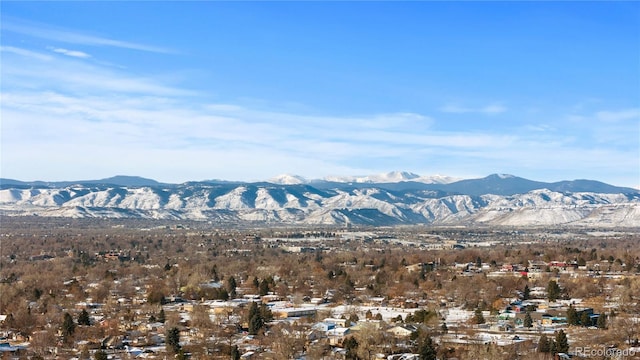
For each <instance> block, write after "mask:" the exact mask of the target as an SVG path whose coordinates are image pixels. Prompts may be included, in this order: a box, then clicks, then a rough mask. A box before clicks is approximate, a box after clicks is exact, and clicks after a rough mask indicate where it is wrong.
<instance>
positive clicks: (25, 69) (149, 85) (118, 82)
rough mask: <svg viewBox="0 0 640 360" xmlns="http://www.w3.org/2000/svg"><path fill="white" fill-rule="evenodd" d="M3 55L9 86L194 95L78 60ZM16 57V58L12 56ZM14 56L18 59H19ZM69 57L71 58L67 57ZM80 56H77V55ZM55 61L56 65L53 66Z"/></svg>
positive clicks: (22, 52) (10, 52) (21, 51)
mask: <svg viewBox="0 0 640 360" xmlns="http://www.w3.org/2000/svg"><path fill="white" fill-rule="evenodd" d="M5 48H6V47H3V48H2V50H3V52H6V53H7V55H6V56H3V67H2V77H3V82H4V84H6V85H7V86H17V87H20V86H28V87H30V88H40V89H47V90H51V91H63V92H65V91H72V92H84V93H87V94H91V93H95V92H115V93H123V94H126V93H129V94H146V95H153V96H156V95H161V96H188V95H193V94H194V92H192V91H189V90H186V89H182V88H179V87H176V86H170V85H167V84H165V83H161V82H159V81H157V80H156V79H153V78H150V77H141V76H134V75H131V74H126V73H124V72H122V71H120V70H118V69H114V68H112V67H107V66H100V64H98V63H95V62H94V63H87V62H84V61H80V60H79V59H78V58H77V56H67V57H64V58H62V57H58V58H55V57H51V56H49V55H43V54H40V53H38V52H34V51H31V50H26V49H21V48H16V47H9V48H8V49H5ZM11 55H14V56H11ZM15 55H19V57H16V56H15ZM66 55H69V54H66ZM76 55H77V54H76ZM54 61H55V64H53V62H54Z"/></svg>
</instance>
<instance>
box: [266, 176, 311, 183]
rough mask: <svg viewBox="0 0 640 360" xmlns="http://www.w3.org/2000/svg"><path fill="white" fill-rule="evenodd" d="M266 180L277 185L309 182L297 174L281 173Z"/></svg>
mask: <svg viewBox="0 0 640 360" xmlns="http://www.w3.org/2000/svg"><path fill="white" fill-rule="evenodd" d="M267 182H270V183H272V184H279V185H298V184H306V183H308V182H309V180H307V179H305V178H304V177H302V176H298V175H291V174H282V175H278V176H275V177H272V178H271V179H269V180H267Z"/></svg>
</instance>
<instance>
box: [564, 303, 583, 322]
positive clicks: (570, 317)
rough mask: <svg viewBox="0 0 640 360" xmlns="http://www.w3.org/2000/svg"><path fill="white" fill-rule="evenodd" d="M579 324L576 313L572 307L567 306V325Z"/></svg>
mask: <svg viewBox="0 0 640 360" xmlns="http://www.w3.org/2000/svg"><path fill="white" fill-rule="evenodd" d="M579 323H580V319H579V318H578V312H577V311H576V309H575V308H574V307H573V305H569V309H567V324H569V325H578V324H579Z"/></svg>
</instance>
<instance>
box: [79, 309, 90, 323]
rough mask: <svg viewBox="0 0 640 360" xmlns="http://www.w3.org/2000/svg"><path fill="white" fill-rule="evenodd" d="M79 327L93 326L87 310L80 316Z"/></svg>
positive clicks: (83, 310)
mask: <svg viewBox="0 0 640 360" xmlns="http://www.w3.org/2000/svg"><path fill="white" fill-rule="evenodd" d="M78 325H91V319H90V318H89V313H88V312H87V310H86V309H82V312H81V313H80V315H78Z"/></svg>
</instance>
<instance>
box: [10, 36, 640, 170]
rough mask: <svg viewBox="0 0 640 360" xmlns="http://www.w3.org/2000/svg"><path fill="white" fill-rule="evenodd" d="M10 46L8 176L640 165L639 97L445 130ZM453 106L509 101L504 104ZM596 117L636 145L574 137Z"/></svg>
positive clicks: (402, 115) (422, 118) (487, 109)
mask: <svg viewBox="0 0 640 360" xmlns="http://www.w3.org/2000/svg"><path fill="white" fill-rule="evenodd" d="M56 49H64V48H56ZM2 51H3V55H6V56H3V66H2V69H1V71H2V78H3V88H2V97H1V98H0V106H1V107H2V133H1V134H0V136H2V141H1V142H0V143H1V146H2V154H3V164H2V166H3V173H4V174H6V176H12V177H17V178H22V179H36V178H40V179H42V178H44V177H47V180H56V179H55V178H54V177H56V176H55V175H48V174H58V175H57V179H62V178H66V179H69V178H87V177H93V176H95V177H107V176H111V175H114V174H122V173H127V174H134V175H142V176H149V177H154V178H157V179H159V180H162V181H186V180H198V179H207V178H226V179H237V180H252V179H256V177H257V176H262V175H260V174H269V175H265V176H264V178H267V177H269V176H272V175H276V174H278V173H291V172H294V173H298V174H301V175H304V176H307V177H322V176H325V175H327V174H342V175H348V174H354V173H367V172H369V171H386V170H389V169H406V170H411V171H416V172H420V171H421V170H425V171H430V172H431V173H433V172H437V173H444V174H448V175H453V176H457V175H460V173H461V172H465V173H473V174H487V173H489V172H511V173H515V174H517V175H521V176H527V174H533V176H532V177H533V178H536V179H538V178H539V176H536V175H535V174H537V173H539V172H541V171H547V172H548V173H549V175H548V176H555V177H560V178H563V177H564V175H563V174H565V173H580V174H583V173H584V169H590V171H598V172H600V173H606V172H607V170H606V169H609V168H610V167H611V166H615V168H617V169H631V170H628V171H627V172H628V173H631V175H626V176H627V177H633V176H634V173H633V172H634V171H635V174H637V170H636V169H637V144H636V145H635V147H634V146H633V144H628V143H629V135H628V134H629V133H630V132H629V130H628V127H629V126H630V125H629V124H630V123H631V122H630V121H623V120H625V119H628V118H633V116H637V113H638V112H637V109H631V110H629V109H627V110H624V109H622V110H615V109H609V110H607V111H600V112H598V111H593V112H592V113H590V114H586V115H585V114H583V115H581V116H583V117H584V119H586V120H584V121H583V123H570V125H569V126H567V125H563V124H562V123H561V122H560V123H556V122H554V121H553V119H544V121H539V122H536V123H535V124H536V125H535V126H533V127H525V126H523V127H522V128H520V129H521V131H520V132H514V131H508V130H505V129H500V128H499V127H486V128H482V129H477V130H474V131H471V130H446V129H447V128H446V127H445V126H442V123H441V122H440V121H441V120H439V119H438V117H437V116H434V115H433V114H422V113H413V112H395V113H394V112H391V113H383V114H375V113H374V114H355V115H353V114H352V115H334V116H329V115H324V116H323V115H310V114H308V113H305V112H301V111H291V110H287V111H284V110H270V111H267V110H263V109H264V108H269V107H268V106H260V110H258V109H257V107H252V106H247V105H239V104H236V103H234V102H216V101H211V100H208V99H207V97H206V96H205V95H206V94H198V93H196V92H194V91H191V90H189V89H184V88H182V87H181V86H178V85H175V84H170V83H168V82H166V81H163V80H161V79H163V78H166V77H163V76H159V77H154V78H151V77H147V78H142V77H139V76H137V75H135V74H132V73H129V72H127V70H126V69H113V68H112V67H108V66H101V65H100V64H97V63H94V62H90V63H88V62H87V61H83V59H78V58H76V57H74V56H52V55H51V53H48V54H47V53H45V54H42V53H39V52H34V51H31V50H27V49H22V48H18V47H6V46H3V47H2ZM65 55H68V54H65ZM441 110H442V109H441ZM449 110H450V111H449V112H456V111H457V112H458V113H465V112H466V113H471V114H473V113H486V114H488V115H489V114H494V113H499V112H501V111H506V109H505V108H504V107H501V106H500V105H496V104H490V105H487V106H484V107H478V108H473V109H471V108H460V107H458V108H455V107H452V108H450V109H449ZM451 110H453V111H451ZM434 112H436V113H437V110H434ZM470 117H473V116H470ZM596 119H601V120H602V121H599V123H600V124H605V120H609V121H614V120H619V121H618V122H617V123H614V124H615V125H616V126H609V127H610V128H615V129H616V134H617V136H621V137H626V138H625V139H626V140H625V139H621V140H620V141H617V143H620V144H625V141H626V142H627V144H628V146H627V147H610V146H609V144H607V143H604V142H594V141H589V142H588V143H580V142H577V141H575V138H579V137H580V136H577V134H573V132H572V131H567V127H569V128H570V129H569V130H573V128H574V127H575V126H576V124H580V126H582V127H584V128H588V125H590V124H589V123H590V122H591V123H595V122H596ZM545 122H547V123H549V124H553V128H550V127H549V126H547V125H544V123H545ZM532 123H533V122H532ZM435 125H439V126H435ZM605 125H610V123H607V124H605ZM563 126H564V128H563ZM625 126H626V127H625ZM636 128H637V126H636ZM531 130H536V131H531ZM636 130H637V129H636ZM594 131H595V130H594ZM599 131H600V130H599ZM600 133H601V134H599V136H601V137H605V136H606V132H604V131H600ZM613 135H614V134H611V136H613ZM572 136H573V137H572ZM635 139H637V136H636V137H635ZM634 156H635V157H634ZM25 164H28V166H25ZM634 166H635V167H634ZM61 168H63V169H64V171H61V170H60V169H61ZM461 169H462V170H461ZM540 169H546V170H540ZM256 174H258V175H256ZM581 177H589V175H588V174H585V175H583V176H581ZM594 177H595V176H594ZM636 178H637V176H636ZM602 180H606V179H602Z"/></svg>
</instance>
